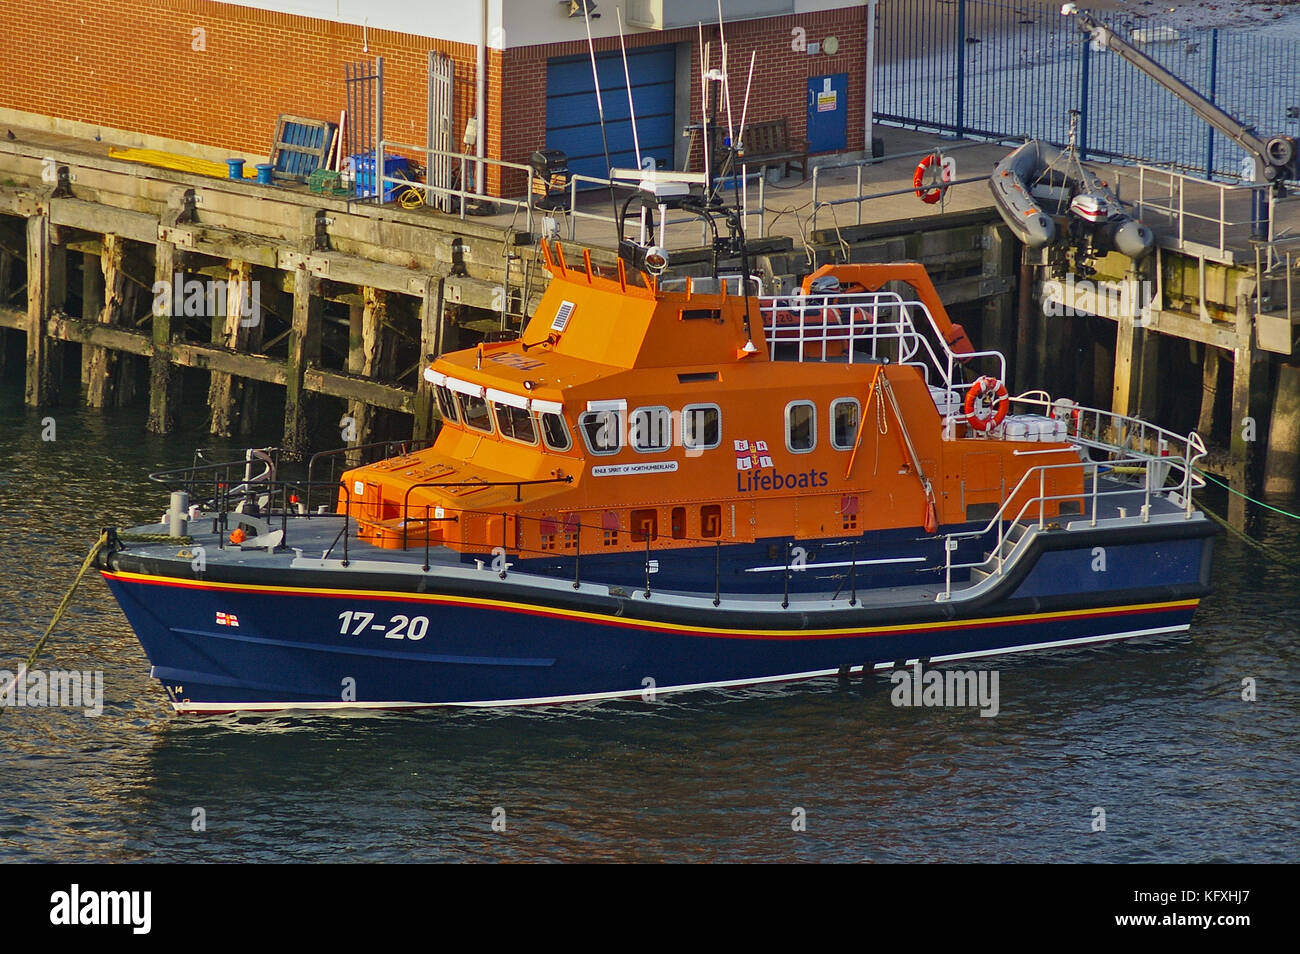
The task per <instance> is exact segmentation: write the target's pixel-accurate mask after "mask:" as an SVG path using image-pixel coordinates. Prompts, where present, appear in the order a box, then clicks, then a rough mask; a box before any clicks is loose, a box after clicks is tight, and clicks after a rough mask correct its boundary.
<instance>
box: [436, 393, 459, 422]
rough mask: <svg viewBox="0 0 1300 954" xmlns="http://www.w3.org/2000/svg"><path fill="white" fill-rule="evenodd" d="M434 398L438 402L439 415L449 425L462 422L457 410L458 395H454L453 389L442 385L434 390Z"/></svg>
mask: <svg viewBox="0 0 1300 954" xmlns="http://www.w3.org/2000/svg"><path fill="white" fill-rule="evenodd" d="M433 393H434V396H435V397H436V398H437V401H438V413H439V414H441V415H442V419H443V421H444V422H445V423H447V424H457V423H459V422H460V414H459V412H458V411H457V410H456V395H454V394H452V392H451V388H449V387H447V386H446V385H445V384H440V385H438V386H437V387H436V388H434V389H433Z"/></svg>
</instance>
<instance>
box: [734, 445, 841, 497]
mask: <svg viewBox="0 0 1300 954" xmlns="http://www.w3.org/2000/svg"><path fill="white" fill-rule="evenodd" d="M733 443H734V445H735V448H736V493H740V494H752V493H755V492H757V491H761V490H810V489H815V488H817V487H825V486H826V485H827V484H829V483H830V479H829V478H828V477H827V474H826V471H824V470H810V471H808V472H807V473H803V474H782V473H778V472H777V469H776V463H775V462H774V461H773V460H772V455H771V453H770V452H769V451H768V449H767V441H733ZM767 471H771V473H767Z"/></svg>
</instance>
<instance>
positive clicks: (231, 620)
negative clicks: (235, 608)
mask: <svg viewBox="0 0 1300 954" xmlns="http://www.w3.org/2000/svg"><path fill="white" fill-rule="evenodd" d="M217 625H218V626H238V625H239V617H238V616H236V615H235V614H234V613H218V614H217Z"/></svg>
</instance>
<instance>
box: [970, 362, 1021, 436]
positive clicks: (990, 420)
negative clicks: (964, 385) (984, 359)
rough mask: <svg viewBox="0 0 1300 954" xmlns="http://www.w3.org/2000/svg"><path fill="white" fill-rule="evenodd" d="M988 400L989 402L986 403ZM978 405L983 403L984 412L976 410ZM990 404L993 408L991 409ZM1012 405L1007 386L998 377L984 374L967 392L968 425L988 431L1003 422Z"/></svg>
mask: <svg viewBox="0 0 1300 954" xmlns="http://www.w3.org/2000/svg"><path fill="white" fill-rule="evenodd" d="M985 402H987V403H985ZM976 405H983V408H984V413H980V412H977V411H976V410H975V408H976ZM990 406H991V408H992V409H990ZM1010 407H1011V398H1010V397H1008V396H1007V386H1006V385H1005V384H1003V383H1002V382H1001V381H999V380H998V379H997V378H994V377H990V376H989V375H987V374H986V375H984V376H983V377H982V378H980V379H979V380H978V381H976V382H975V383H974V384H972V385H971V386H970V390H969V391H967V392H966V403H965V404H964V405H963V409H964V410H965V411H966V426H967V427H970V428H973V429H974V430H977V431H987V430H989V429H990V428H993V427H997V426H998V425H999V424H1001V423H1002V419H1003V418H1005V417H1006V416H1007V411H1008V409H1010Z"/></svg>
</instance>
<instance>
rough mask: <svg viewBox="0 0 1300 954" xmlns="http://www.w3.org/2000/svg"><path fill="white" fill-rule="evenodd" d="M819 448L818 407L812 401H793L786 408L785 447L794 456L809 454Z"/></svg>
mask: <svg viewBox="0 0 1300 954" xmlns="http://www.w3.org/2000/svg"><path fill="white" fill-rule="evenodd" d="M816 446H817V406H816V405H815V404H813V402H812V401H791V402H790V403H789V404H787V405H786V406H785V447H786V450H788V451H790V453H792V454H807V453H808V452H809V451H811V450H812V449H813V448H815V447H816Z"/></svg>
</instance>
